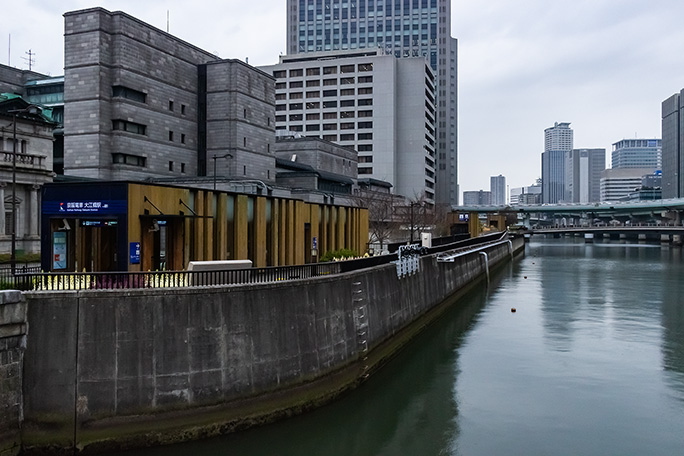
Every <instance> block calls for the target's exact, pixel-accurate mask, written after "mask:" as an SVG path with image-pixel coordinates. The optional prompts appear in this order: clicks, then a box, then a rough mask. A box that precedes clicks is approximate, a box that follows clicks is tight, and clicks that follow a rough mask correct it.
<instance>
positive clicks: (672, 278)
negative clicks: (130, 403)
mask: <svg viewBox="0 0 684 456" xmlns="http://www.w3.org/2000/svg"><path fill="white" fill-rule="evenodd" d="M577 241H578V242H575V241H573V240H566V239H561V240H548V241H541V242H540V241H537V240H533V241H532V243H531V244H529V245H528V246H527V249H526V255H525V257H524V258H522V259H520V258H519V259H518V261H516V262H515V263H514V264H512V265H507V266H506V267H505V268H503V269H501V270H499V272H497V273H494V274H493V275H492V284H491V285H490V286H489V288H485V287H484V286H481V287H478V289H477V290H475V291H473V292H471V293H470V294H469V295H468V296H467V297H466V298H464V299H462V300H461V301H460V302H459V303H458V304H457V305H456V306H454V307H453V308H452V309H451V310H449V311H448V312H446V313H445V314H444V315H443V316H442V317H441V318H440V319H439V321H437V322H435V323H434V324H432V325H431V326H430V327H429V328H428V329H427V330H426V331H425V332H424V333H423V334H421V335H420V336H418V337H417V338H416V339H414V340H413V341H412V342H411V343H409V345H407V346H406V347H405V348H404V349H403V350H402V351H401V352H400V353H399V354H398V355H397V356H396V357H395V358H393V359H392V360H391V361H390V362H389V363H388V364H387V365H386V366H384V367H383V368H382V369H381V370H380V371H379V372H377V373H376V374H375V375H373V376H372V377H371V378H370V379H369V380H368V381H367V382H366V383H365V384H364V385H363V386H362V387H361V388H359V389H357V390H355V391H353V392H351V393H349V394H348V395H347V396H345V397H344V398H342V399H341V400H339V401H336V402H335V403H333V404H330V405H328V406H326V407H323V408H321V409H318V410H316V411H314V412H311V413H309V414H307V415H304V416H300V417H296V418H292V419H290V420H287V421H283V422H280V423H276V424H273V425H270V426H266V427H263V428H259V429H253V430H250V431H247V432H242V433H239V434H236V435H232V436H228V437H225V438H219V439H213V440H209V441H204V442H193V443H189V444H185V445H177V446H172V447H168V448H161V449H155V450H145V451H140V452H137V453H129V456H130V455H133V454H140V455H142V454H145V455H150V454H153V455H154V454H159V455H161V454H164V455H186V454H188V453H195V454H198V455H203V456H204V455H208V456H213V455H217V456H218V455H221V456H224V455H241V456H249V455H269V456H270V455H276V456H294V455H297V456H299V455H306V456H308V455H324V456H342V455H344V456H350V455H351V456H366V455H367V456H377V455H383V456H385V455H387V456H389V455H392V456H394V455H400V456H401V455H406V456H409V455H411V456H413V455H421V456H436V455H454V456H490V455H506V456H511V455H525V456H527V455H554V456H559V455H568V456H570V455H572V456H575V455H579V454H581V455H597V456H598V455H606V454H619V455H634V456H636V455H639V456H641V455H644V454H648V455H649V456H650V455H663V456H665V455H667V456H670V455H674V454H681V452H682V448H684V433H682V429H684V306H683V304H682V301H683V300H682V298H681V296H682V294H683V293H684V280H682V278H684V266H683V265H682V259H683V258H682V251H681V249H674V248H670V247H664V248H661V247H660V246H651V245H642V244H640V245H629V244H617V243H608V242H604V243H596V244H593V245H585V244H584V242H583V240H581V239H579V240H577ZM512 308H516V309H517V312H515V313H513V312H511V309H512Z"/></svg>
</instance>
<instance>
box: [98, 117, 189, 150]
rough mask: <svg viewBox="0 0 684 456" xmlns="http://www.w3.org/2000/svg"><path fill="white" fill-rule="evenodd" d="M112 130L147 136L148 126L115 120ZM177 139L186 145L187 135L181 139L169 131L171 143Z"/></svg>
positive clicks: (181, 135) (182, 135) (183, 135)
mask: <svg viewBox="0 0 684 456" xmlns="http://www.w3.org/2000/svg"><path fill="white" fill-rule="evenodd" d="M112 130H116V131H125V132H127V133H133V134H136V135H146V134H147V125H143V124H139V123H136V122H131V121H130V120H122V119H114V120H112ZM176 139H179V140H180V142H181V144H185V133H181V134H180V137H177V136H176V134H175V133H174V132H173V131H169V141H172V142H173V141H176Z"/></svg>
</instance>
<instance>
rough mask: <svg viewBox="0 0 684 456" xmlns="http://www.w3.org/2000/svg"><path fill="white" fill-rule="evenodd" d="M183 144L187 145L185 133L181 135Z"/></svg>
mask: <svg viewBox="0 0 684 456" xmlns="http://www.w3.org/2000/svg"><path fill="white" fill-rule="evenodd" d="M181 144H185V133H181Z"/></svg>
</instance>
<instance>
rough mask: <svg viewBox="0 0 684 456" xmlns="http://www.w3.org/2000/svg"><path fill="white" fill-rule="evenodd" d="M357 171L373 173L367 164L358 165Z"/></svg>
mask: <svg viewBox="0 0 684 456" xmlns="http://www.w3.org/2000/svg"><path fill="white" fill-rule="evenodd" d="M358 173H359V174H373V168H370V167H367V166H359V169H358Z"/></svg>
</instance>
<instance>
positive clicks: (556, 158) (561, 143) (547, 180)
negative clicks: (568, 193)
mask: <svg viewBox="0 0 684 456" xmlns="http://www.w3.org/2000/svg"><path fill="white" fill-rule="evenodd" d="M572 140H573V132H572V128H570V123H569V122H563V123H558V122H556V123H555V124H554V126H553V127H549V128H547V129H546V130H544V152H543V153H542V202H543V203H547V204H556V203H558V202H560V201H564V200H565V162H566V156H567V153H568V152H570V151H571V150H572Z"/></svg>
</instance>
